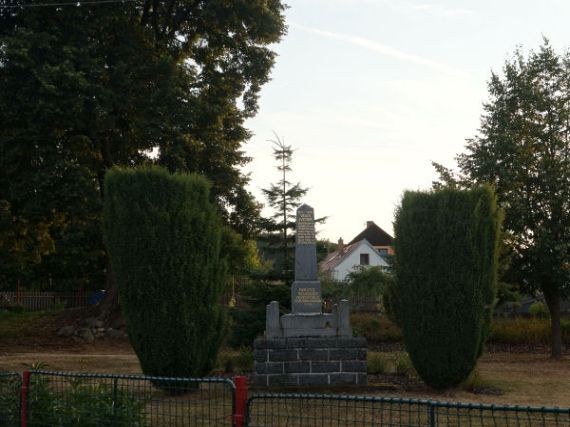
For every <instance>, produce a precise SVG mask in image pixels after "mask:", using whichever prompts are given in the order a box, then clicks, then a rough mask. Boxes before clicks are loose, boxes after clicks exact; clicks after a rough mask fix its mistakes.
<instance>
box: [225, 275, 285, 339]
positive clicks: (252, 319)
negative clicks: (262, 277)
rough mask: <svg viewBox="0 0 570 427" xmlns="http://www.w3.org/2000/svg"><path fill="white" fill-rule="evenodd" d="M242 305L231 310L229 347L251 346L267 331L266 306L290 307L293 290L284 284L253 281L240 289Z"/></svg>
mask: <svg viewBox="0 0 570 427" xmlns="http://www.w3.org/2000/svg"><path fill="white" fill-rule="evenodd" d="M238 293H239V300H240V302H241V304H239V305H238V306H236V307H233V308H231V310H230V318H231V326H230V334H229V337H228V339H227V345H229V346H230V347H232V348H241V347H243V346H251V345H252V344H253V341H254V340H255V338H256V337H258V336H259V335H261V334H263V331H264V330H265V314H266V306H267V304H269V303H270V302H271V301H279V303H280V305H281V308H282V309H283V310H285V308H286V307H290V298H291V288H289V287H288V286H285V285H284V284H277V285H274V284H269V283H265V282H262V281H252V282H250V283H247V284H244V285H243V286H241V288H240V289H238Z"/></svg>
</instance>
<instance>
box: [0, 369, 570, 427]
mask: <svg viewBox="0 0 570 427" xmlns="http://www.w3.org/2000/svg"><path fill="white" fill-rule="evenodd" d="M244 421H245V423H246V424H245V425H248V426H252V427H254V426H287V427H296V426H304V427H305V426H306V427H313V426H314V427H317V426H322V427H324V426H327V427H329V426H398V427H400V426H414V427H416V426H420V427H421V426H429V427H433V426H469V427H486V426H493V427H503V426H505V427H507V426H517V427H527V426H528V427H530V426H565V427H570V408H539V407H522V406H503V405H488V404H468V403H448V402H436V401H431V400H418V399H405V398H392V397H379V396H378V397H377V396H373V397H368V396H350V395H340V394H300V393H258V394H253V395H251V396H249V398H248V393H247V385H246V378H245V377H235V378H234V379H233V380H232V379H230V378H169V377H147V376H134V375H101V374H83V373H65V372H50V371H26V372H24V374H23V375H20V374H15V373H0V426H2V427H4V426H6V427H16V426H29V427H32V426H33V427H39V426H42V427H44V426H45V427H55V426H58V427H68V426H69V427H71V426H74V427H83V426H85V427H90V426H114V427H123V426H125V427H126V426H129V427H142V426H149V427H150V426H205V425H208V426H224V425H227V426H232V425H234V426H236V427H241V426H243V425H244Z"/></svg>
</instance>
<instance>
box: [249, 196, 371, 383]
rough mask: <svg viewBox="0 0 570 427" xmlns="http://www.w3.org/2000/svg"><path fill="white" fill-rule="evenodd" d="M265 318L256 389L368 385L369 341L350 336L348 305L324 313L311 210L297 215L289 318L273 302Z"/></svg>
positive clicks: (343, 303) (256, 350) (257, 349)
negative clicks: (367, 345)
mask: <svg viewBox="0 0 570 427" xmlns="http://www.w3.org/2000/svg"><path fill="white" fill-rule="evenodd" d="M266 316H267V317H266V322H265V324H266V326H265V336H264V337H263V338H259V339H257V340H255V343H254V360H255V363H254V365H255V374H254V375H253V382H254V384H256V385H258V386H324V385H335V384H366V381H367V379H366V340H365V339H364V338H355V337H353V336H352V328H351V327H350V313H349V305H348V301H346V300H342V301H340V302H339V304H338V305H334V306H333V310H332V313H323V312H322V300H321V284H320V282H319V279H318V270H317V250H316V240H315V219H314V211H313V208H311V207H310V206H308V205H302V206H300V207H299V208H298V209H297V234H296V239H295V281H294V282H293V285H292V286H291V313H289V314H285V315H283V316H279V303H278V302H277V301H272V302H271V303H270V304H268V305H267V314H266Z"/></svg>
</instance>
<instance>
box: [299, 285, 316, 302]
mask: <svg viewBox="0 0 570 427" xmlns="http://www.w3.org/2000/svg"><path fill="white" fill-rule="evenodd" d="M295 303H297V304H320V303H321V296H320V295H319V293H318V292H317V290H316V289H315V288H299V289H297V295H295Z"/></svg>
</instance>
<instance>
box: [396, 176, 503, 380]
mask: <svg viewBox="0 0 570 427" xmlns="http://www.w3.org/2000/svg"><path fill="white" fill-rule="evenodd" d="M501 217H502V216H501V213H500V211H499V210H498V208H497V205H496V201H495V196H494V192H493V190H492V189H491V188H490V187H488V186H482V187H478V188H475V189H472V190H468V191H465V190H458V189H451V188H447V189H443V190H439V191H434V192H429V193H424V192H406V193H405V194H404V197H403V200H402V204H401V206H400V207H399V209H398V210H397V212H396V221H395V225H394V231H395V234H396V239H395V254H396V255H395V269H396V273H397V277H398V283H397V286H396V287H395V293H396V299H395V300H396V302H397V310H396V311H397V314H398V319H399V320H400V322H401V323H402V325H401V326H402V328H403V332H404V339H405V343H406V348H407V350H408V351H409V353H410V356H411V359H412V362H413V363H414V367H415V368H416V370H417V371H418V373H419V375H420V376H421V378H422V379H423V380H424V381H425V382H426V383H427V384H428V385H430V386H431V387H434V388H437V389H443V388H447V387H450V386H455V385H457V384H459V383H461V382H462V381H463V380H465V379H466V378H467V376H468V375H469V373H470V372H471V371H472V370H473V368H474V367H475V365H476V362H477V359H478V357H479V356H480V355H481V351H482V348H483V344H484V341H485V339H486V337H487V335H488V332H489V323H490V320H491V311H492V306H493V302H494V298H495V292H496V280H497V243H498V237H499V234H500V225H501Z"/></svg>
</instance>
